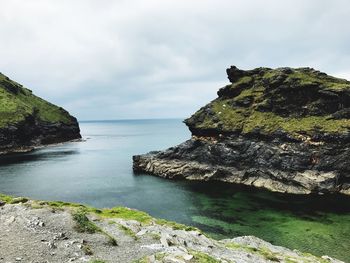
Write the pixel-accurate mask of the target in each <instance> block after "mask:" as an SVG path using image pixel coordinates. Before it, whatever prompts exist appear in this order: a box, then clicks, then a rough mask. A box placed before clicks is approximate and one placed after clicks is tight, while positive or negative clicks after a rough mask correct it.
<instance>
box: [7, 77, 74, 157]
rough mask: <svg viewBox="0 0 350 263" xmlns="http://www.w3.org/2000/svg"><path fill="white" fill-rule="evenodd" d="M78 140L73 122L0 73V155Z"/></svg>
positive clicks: (66, 113)
mask: <svg viewBox="0 0 350 263" xmlns="http://www.w3.org/2000/svg"><path fill="white" fill-rule="evenodd" d="M79 138H81V136H80V130H79V125H78V122H77V120H76V118H74V117H72V116H71V115H70V114H69V113H68V112H67V111H65V110H64V109H62V108H60V107H57V106H55V105H53V104H51V103H49V102H47V101H45V100H43V99H41V98H39V97H37V96H35V95H33V94H32V91H31V90H29V89H26V88H24V87H23V86H22V85H20V84H18V83H16V82H14V81H12V80H10V79H9V78H8V77H6V76H5V75H3V74H1V73H0V154H1V153H7V152H14V151H27V150H30V149H32V148H33V147H35V146H40V145H45V144H51V143H58V142H64V141H69V140H73V139H79Z"/></svg>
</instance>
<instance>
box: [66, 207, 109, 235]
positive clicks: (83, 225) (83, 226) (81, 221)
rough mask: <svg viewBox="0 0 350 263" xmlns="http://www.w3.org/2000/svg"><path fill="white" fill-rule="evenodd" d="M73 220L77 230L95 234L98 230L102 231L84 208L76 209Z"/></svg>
mask: <svg viewBox="0 0 350 263" xmlns="http://www.w3.org/2000/svg"><path fill="white" fill-rule="evenodd" d="M72 216H73V220H74V221H75V223H76V224H75V230H76V231H77V232H80V233H89V234H93V233H96V232H102V230H101V229H100V228H99V227H97V226H96V225H95V224H94V223H92V222H91V221H90V220H89V219H88V217H87V216H86V213H85V212H84V211H82V210H79V211H76V212H74V213H73V214H72Z"/></svg>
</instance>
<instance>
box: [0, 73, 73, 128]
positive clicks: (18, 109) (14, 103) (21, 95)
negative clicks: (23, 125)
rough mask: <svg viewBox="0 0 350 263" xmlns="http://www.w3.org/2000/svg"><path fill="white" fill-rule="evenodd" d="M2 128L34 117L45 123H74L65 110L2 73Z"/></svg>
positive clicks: (0, 86) (0, 85) (0, 98)
mask: <svg viewBox="0 0 350 263" xmlns="http://www.w3.org/2000/svg"><path fill="white" fill-rule="evenodd" d="M0 105H1V108H0V128H1V127H6V126H7V125H9V124H14V123H18V122H21V121H23V120H25V119H26V118H27V117H29V116H34V117H35V118H37V119H38V120H40V121H43V122H62V123H66V124H70V123H72V117H71V116H70V115H69V113H68V112H67V111H65V110H64V109H62V108H60V107H58V106H56V105H53V104H51V103H49V102H47V101H45V100H43V99H41V98H39V97H37V96H35V95H33V94H32V92H31V91H30V90H29V89H26V88H23V87H22V86H21V85H20V84H18V83H16V82H14V81H12V80H10V79H9V78H7V77H6V76H5V75H3V74H1V73H0Z"/></svg>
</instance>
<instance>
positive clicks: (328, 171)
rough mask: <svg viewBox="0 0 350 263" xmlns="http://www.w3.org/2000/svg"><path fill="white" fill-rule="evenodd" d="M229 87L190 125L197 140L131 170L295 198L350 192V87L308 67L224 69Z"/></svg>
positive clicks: (144, 158)
mask: <svg viewBox="0 0 350 263" xmlns="http://www.w3.org/2000/svg"><path fill="white" fill-rule="evenodd" d="M227 74H228V78H229V80H230V81H231V82H232V84H230V85H227V86H225V87H223V88H221V89H220V90H219V91H218V98H217V99H215V100H213V101H212V102H210V103H209V104H207V105H206V106H204V107H203V108H201V109H200V110H199V111H197V112H196V113H195V114H194V115H193V116H191V117H190V118H188V119H186V120H185V123H186V125H187V126H188V127H189V129H190V131H191V132H192V138H191V139H190V140H188V141H186V142H184V143H182V144H180V145H178V146H176V147H172V148H170V149H168V150H166V151H163V152H152V153H149V154H145V155H137V156H134V157H133V160H134V165H133V167H134V171H135V172H146V173H150V174H154V175H158V176H161V177H165V178H177V179H179V178H185V179H189V180H219V181H225V182H230V183H240V184H245V185H252V186H256V187H263V188H266V189H269V190H272V191H278V192H288V193H295V194H309V193H335V192H340V193H343V194H350V159H349V158H348V157H349V156H350V82H349V81H347V80H343V79H338V78H335V77H331V76H328V75H327V74H325V73H322V72H319V71H316V70H314V69H311V68H297V69H292V68H278V69H269V68H257V69H253V70H248V71H244V70H240V69H237V68H236V67H234V66H232V67H231V68H229V69H227Z"/></svg>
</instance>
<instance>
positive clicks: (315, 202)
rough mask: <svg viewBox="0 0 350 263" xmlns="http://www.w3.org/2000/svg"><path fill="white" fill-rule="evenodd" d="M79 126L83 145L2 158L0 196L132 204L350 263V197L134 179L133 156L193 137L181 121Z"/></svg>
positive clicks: (222, 232)
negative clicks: (279, 192) (289, 193)
mask: <svg viewBox="0 0 350 263" xmlns="http://www.w3.org/2000/svg"><path fill="white" fill-rule="evenodd" d="M80 127H81V130H82V135H83V137H84V139H86V141H85V142H74V143H66V144H62V145H58V146H52V147H47V148H43V149H40V150H36V151H34V152H31V153H27V154H16V155H9V156H2V157H0V192H1V193H5V194H10V195H15V196H27V197H30V198H34V199H40V200H62V201H69V202H79V203H84V204H88V205H92V206H95V207H101V208H102V207H113V206H127V207H131V208H136V209H140V210H143V211H146V212H148V213H149V214H151V215H152V216H154V217H159V218H164V219H168V220H173V221H177V222H180V223H184V224H188V225H193V226H196V227H199V228H200V229H202V230H203V231H205V232H207V233H209V234H211V235H212V236H213V237H214V238H232V237H235V236H241V235H255V236H257V237H260V238H263V239H265V240H267V241H270V242H272V243H273V244H276V245H282V246H286V247H288V248H292V249H299V250H301V251H303V252H310V253H313V254H316V255H325V254H327V255H330V256H334V257H336V258H339V259H342V260H345V261H346V262H350V261H349V259H350V249H349V248H350V238H349V237H350V198H347V197H345V196H339V195H334V196H294V195H284V194H278V193H271V192H268V191H264V190H257V189H252V188H248V187H242V186H235V185H230V184H223V183H214V182H207V183H206V182H189V181H171V180H166V179H161V178H158V177H154V176H149V175H134V174H133V171H132V155H135V154H142V153H147V152H149V151H152V150H162V149H166V148H167V147H170V146H174V145H176V144H179V143H181V142H183V141H185V140H187V139H189V138H190V133H189V131H188V129H187V128H186V126H185V125H184V124H183V123H182V121H181V120H123V121H89V122H81V123H80Z"/></svg>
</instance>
